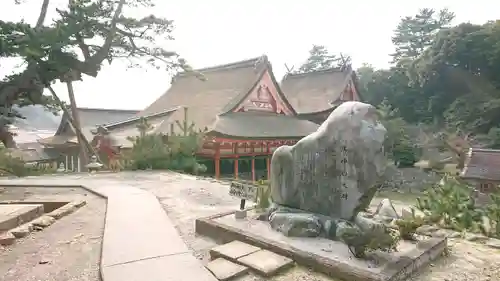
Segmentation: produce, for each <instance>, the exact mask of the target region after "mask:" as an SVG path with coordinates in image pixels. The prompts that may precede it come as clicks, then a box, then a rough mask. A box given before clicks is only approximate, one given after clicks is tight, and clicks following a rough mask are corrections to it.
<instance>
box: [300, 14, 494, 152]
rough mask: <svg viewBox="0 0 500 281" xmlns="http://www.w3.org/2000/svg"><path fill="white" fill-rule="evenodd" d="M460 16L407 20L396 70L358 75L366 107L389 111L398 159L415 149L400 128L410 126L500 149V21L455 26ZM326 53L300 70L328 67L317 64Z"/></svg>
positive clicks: (367, 69) (398, 41)
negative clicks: (466, 137)
mask: <svg viewBox="0 0 500 281" xmlns="http://www.w3.org/2000/svg"><path fill="white" fill-rule="evenodd" d="M454 17H455V15H454V14H453V13H452V12H450V11H448V10H446V9H444V10H441V11H435V10H432V9H421V10H420V11H419V12H418V13H417V14H416V15H414V16H407V17H404V18H402V19H401V21H400V23H399V24H398V25H397V26H396V29H395V31H394V35H393V37H392V42H393V44H394V48H395V52H394V53H393V54H391V57H392V66H391V67H390V68H388V69H374V68H373V67H372V66H370V65H366V64H365V65H363V66H362V67H360V68H359V69H358V70H357V74H358V77H359V83H358V84H359V87H360V91H361V92H362V96H363V97H364V99H365V101H366V102H368V103H371V104H373V105H375V106H377V107H379V109H380V111H381V112H386V114H382V116H383V119H384V122H385V123H386V127H389V128H388V129H389V134H390V138H392V139H391V140H389V141H388V143H387V146H388V147H387V149H388V150H389V152H390V153H391V154H392V156H393V157H395V158H398V157H400V156H397V155H396V154H398V155H401V153H400V151H398V150H401V147H407V148H410V147H415V145H414V144H411V142H412V140H411V138H409V137H408V135H407V134H406V132H404V130H399V129H396V128H401V127H405V126H421V125H426V126H425V127H426V128H428V127H431V128H433V130H436V131H441V132H450V133H451V132H453V133H459V134H467V135H471V134H472V135H475V136H476V137H478V138H481V139H482V140H483V141H485V144H487V145H489V146H490V147H494V148H500V145H499V144H500V133H499V132H500V125H499V124H498V122H499V120H500V21H499V20H497V21H491V22H487V23H485V24H482V25H477V24H471V23H460V24H458V25H456V26H452V25H451V22H452V20H453V19H454ZM313 50H314V49H313ZM324 54H328V50H326V49H325V48H322V49H321V53H318V52H316V55H314V56H313V55H312V51H311V56H310V58H309V60H308V61H307V63H306V64H304V65H303V66H302V67H301V69H303V68H304V69H306V68H307V69H313V70H314V69H321V68H320V67H310V65H316V66H317V65H321V63H320V62H321V61H322V60H321V59H320V57H321V56H323V57H325V55H324ZM323 61H327V59H325V60H323ZM387 112H390V114H387ZM407 150H408V149H406V148H405V149H404V151H407ZM404 154H405V155H406V152H405V153H404ZM405 157H406V156H405Z"/></svg>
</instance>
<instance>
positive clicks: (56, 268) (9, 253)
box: [0, 188, 106, 281]
mask: <svg viewBox="0 0 500 281" xmlns="http://www.w3.org/2000/svg"><path fill="white" fill-rule="evenodd" d="M23 199H25V200H37V201H38V200H41V201H43V200H45V199H46V200H47V201H72V200H85V201H86V202H87V204H86V205H85V206H83V207H81V208H80V209H78V210H77V211H76V212H74V213H73V214H70V215H68V216H66V217H63V218H61V219H59V220H57V221H56V222H55V223H54V224H53V225H51V226H49V227H47V228H45V229H44V230H42V231H40V232H33V233H31V234H30V235H29V236H27V237H25V238H22V239H18V240H16V243H15V244H14V245H11V246H7V247H3V248H0V261H1V262H0V276H2V277H1V278H0V279H1V280H2V281H42V280H43V281H73V280H74V281H76V280H78V281H99V280H100V274H99V260H100V255H101V241H102V233H103V229H104V214H105V211H106V202H105V200H104V199H102V198H100V197H97V196H95V195H94V194H92V193H89V192H87V191H85V190H83V189H79V188H74V189H69V188H64V189H63V188H5V189H2V188H0V200H23ZM0 247H1V246H0Z"/></svg>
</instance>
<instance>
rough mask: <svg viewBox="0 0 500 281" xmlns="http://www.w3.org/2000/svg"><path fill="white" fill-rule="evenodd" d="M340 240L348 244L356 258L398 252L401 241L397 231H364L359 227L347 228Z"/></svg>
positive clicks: (342, 232) (384, 229) (388, 229)
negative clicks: (376, 252) (371, 253)
mask: <svg viewBox="0 0 500 281" xmlns="http://www.w3.org/2000/svg"><path fill="white" fill-rule="evenodd" d="M340 239H341V240H342V241H343V242H344V243H346V245H347V247H348V248H349V251H350V252H351V253H352V254H353V255H354V256H355V257H356V258H360V259H362V258H365V257H366V254H367V253H368V252H372V251H383V252H392V251H397V246H398V244H399V241H400V240H401V238H400V236H399V234H398V233H397V231H395V230H393V229H390V228H388V227H384V228H383V231H378V230H377V231H376V230H375V229H372V230H371V231H365V232H364V231H362V230H360V229H359V228H357V227H346V228H344V229H342V230H341V232H340Z"/></svg>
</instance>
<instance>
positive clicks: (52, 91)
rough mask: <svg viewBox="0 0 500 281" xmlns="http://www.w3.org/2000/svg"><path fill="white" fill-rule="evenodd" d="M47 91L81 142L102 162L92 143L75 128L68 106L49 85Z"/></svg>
mask: <svg viewBox="0 0 500 281" xmlns="http://www.w3.org/2000/svg"><path fill="white" fill-rule="evenodd" d="M47 89H49V91H50V93H51V94H52V96H53V97H54V99H55V100H56V102H57V103H58V104H59V106H60V107H61V109H62V111H63V112H64V114H65V115H66V116H68V121H69V122H70V124H71V126H73V128H74V129H75V131H76V134H77V135H79V136H80V138H81V140H82V141H83V143H84V144H85V146H86V147H87V149H88V151H90V152H92V154H94V155H96V156H97V160H98V161H101V160H100V159H99V155H98V154H97V153H96V152H95V150H94V148H93V147H92V146H91V145H90V143H89V141H88V140H87V138H85V135H84V134H83V133H82V130H81V129H80V128H79V127H76V126H75V122H74V120H73V117H71V114H70V112H69V111H68V109H67V108H66V106H65V105H64V103H63V102H62V101H61V99H59V97H58V96H57V94H56V92H55V91H54V89H53V88H52V87H51V86H50V85H47Z"/></svg>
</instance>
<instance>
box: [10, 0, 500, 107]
mask: <svg viewBox="0 0 500 281" xmlns="http://www.w3.org/2000/svg"><path fill="white" fill-rule="evenodd" d="M13 2H14V0H2V5H1V8H0V18H1V19H2V20H11V21H14V20H19V18H20V17H21V18H24V19H25V21H27V22H29V23H34V22H35V21H36V19H37V16H38V12H39V10H38V9H39V6H40V5H41V2H42V1H41V0H26V1H25V2H27V3H26V4H23V5H20V6H15V5H14V4H10V3H13ZM52 2H53V4H51V5H52V6H51V11H52V15H53V14H54V13H53V11H55V8H54V7H56V5H58V6H59V7H60V5H64V4H65V3H67V0H52ZM404 2H406V3H404ZM157 3H158V4H157V6H156V7H155V8H154V10H153V11H149V13H154V14H155V15H157V16H162V17H166V18H168V19H172V20H174V22H175V31H174V33H173V35H174V37H175V41H174V42H171V43H169V45H168V46H164V47H167V48H168V49H171V50H173V51H177V52H178V53H179V54H180V55H181V56H182V57H184V58H186V59H187V60H188V63H189V64H190V65H192V66H193V67H194V68H202V67H208V66H213V65H218V64H225V63H230V62H235V61H240V60H244V59H248V58H253V57H257V56H260V55H262V54H266V55H268V57H269V59H270V61H271V63H272V64H273V70H274V73H275V75H276V76H277V79H278V80H281V77H282V76H283V75H284V73H285V71H286V68H285V63H286V64H287V65H288V66H293V65H295V66H296V67H298V66H299V65H300V63H301V62H303V61H304V60H305V59H306V58H307V54H308V51H309V49H310V48H311V46H312V45H313V44H317V45H325V46H326V47H327V48H328V49H329V50H330V51H331V52H334V53H338V52H342V53H345V54H348V55H350V56H351V57H352V59H353V64H354V66H355V67H358V66H360V65H361V64H362V63H369V64H372V65H374V66H375V67H386V66H388V61H389V56H388V54H389V53H391V52H393V46H392V43H391V35H392V32H393V30H394V28H395V27H396V25H397V24H398V22H399V19H400V18H401V17H403V16H407V15H413V14H415V13H416V12H417V11H418V9H419V8H435V9H441V8H445V7H446V8H449V9H450V10H451V11H453V12H455V13H456V15H457V18H456V22H457V23H458V22H472V23H484V22H486V21H487V20H495V19H500V2H498V1H494V0H476V1H452V0H419V1H396V0H379V1H371V0H357V1H327V0H307V1H301V0H295V1H290V0H289V1H284V0H273V1H270V0H267V1H264V0H238V1H236V0H233V1H230V0H210V1H203V0H170V1H167V0H157ZM142 12H144V11H142ZM146 12H147V11H146ZM49 16H50V15H49ZM47 22H48V21H47ZM0 65H1V67H0V76H3V75H5V74H7V73H8V72H9V71H11V70H12V68H13V66H14V63H13V62H10V61H9V62H6V61H5V60H1V59H0ZM170 79H171V77H169V75H168V74H167V73H166V72H165V71H158V70H153V69H144V68H140V69H127V68H126V64H125V63H123V62H119V61H115V62H113V64H112V65H111V66H108V65H106V66H105V67H104V68H103V71H101V73H100V74H99V76H98V77H97V78H90V77H84V80H83V81H81V82H76V83H75V91H76V99H77V104H78V106H80V107H97V108H116V109H143V108H144V107H146V106H148V105H149V104H150V103H152V102H153V101H154V100H155V99H156V98H158V97H159V96H161V95H162V94H163V93H164V92H165V91H166V90H167V89H168V87H169V83H170ZM55 89H56V91H57V93H58V94H59V95H60V96H61V98H62V99H63V100H66V101H67V94H66V87H65V86H64V85H56V87H55Z"/></svg>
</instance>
